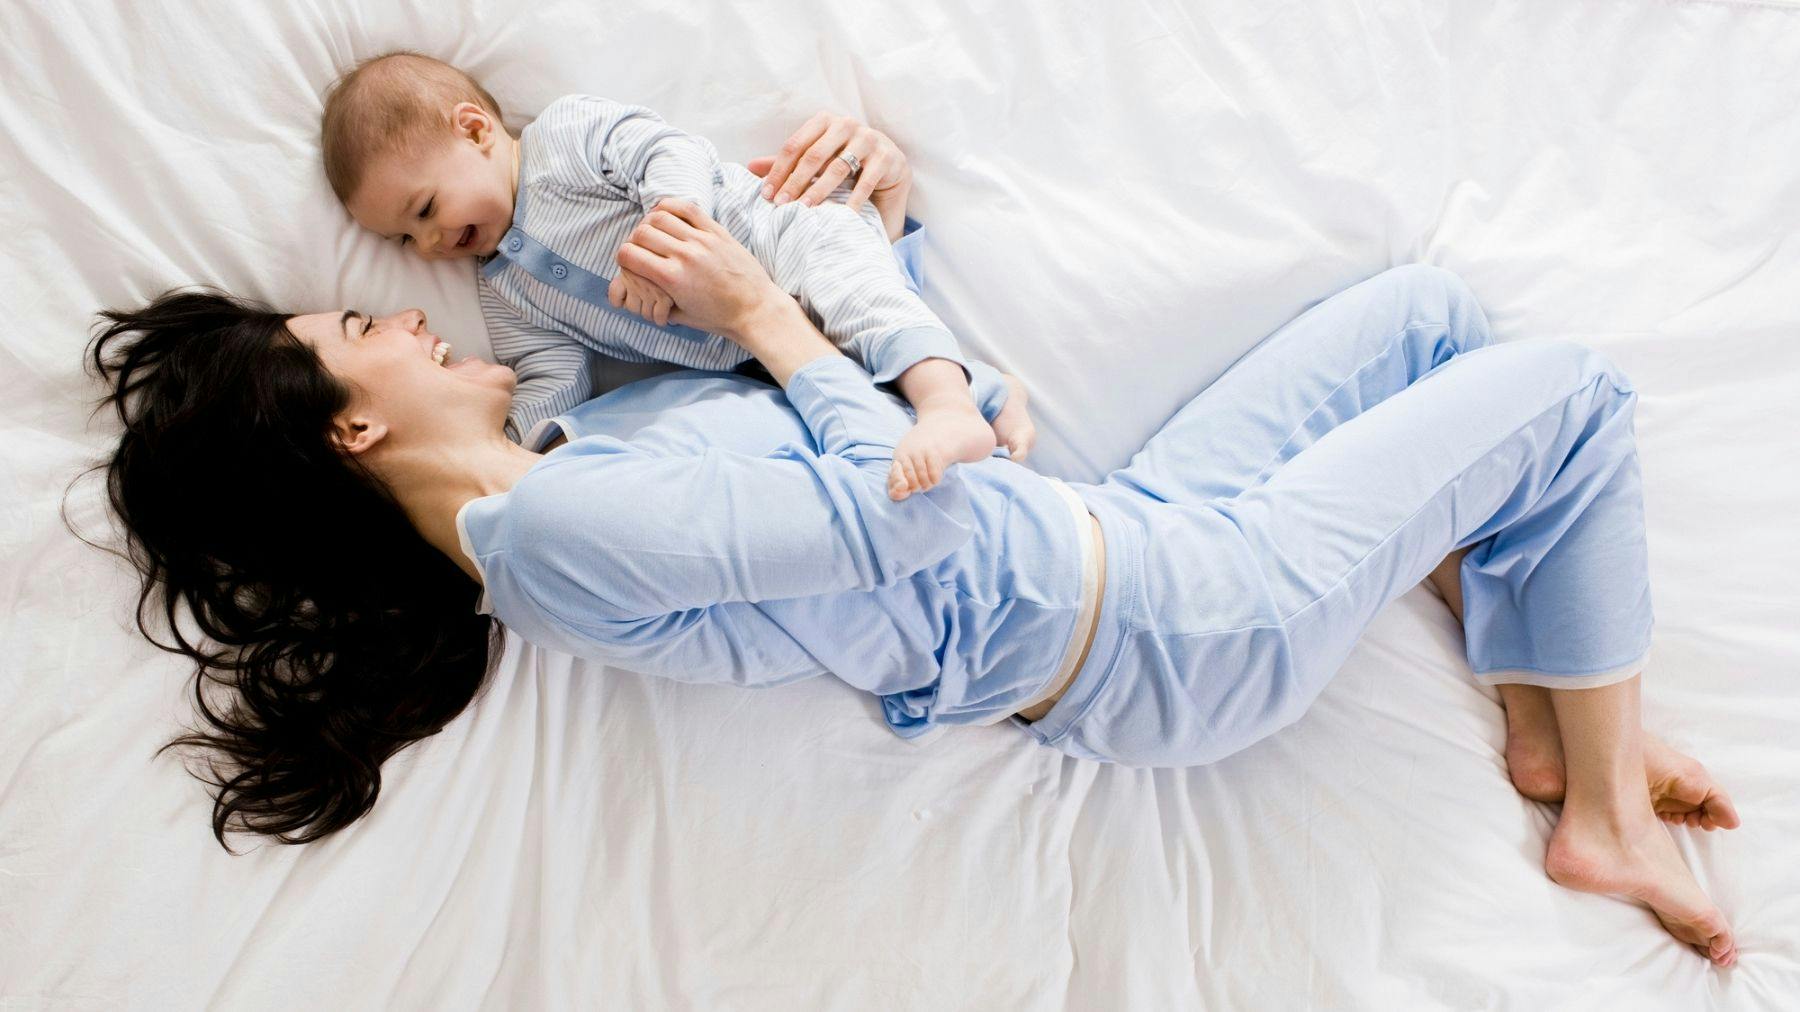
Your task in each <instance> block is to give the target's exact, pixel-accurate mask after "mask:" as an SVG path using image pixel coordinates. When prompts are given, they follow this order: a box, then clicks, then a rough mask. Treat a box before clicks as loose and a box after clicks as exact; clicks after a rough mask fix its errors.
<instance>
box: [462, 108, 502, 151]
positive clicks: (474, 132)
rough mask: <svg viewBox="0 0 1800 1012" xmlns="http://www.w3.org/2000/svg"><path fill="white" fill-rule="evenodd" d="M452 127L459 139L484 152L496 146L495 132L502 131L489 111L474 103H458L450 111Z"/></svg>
mask: <svg viewBox="0 0 1800 1012" xmlns="http://www.w3.org/2000/svg"><path fill="white" fill-rule="evenodd" d="M450 125H451V127H453V128H454V129H455V130H456V135H457V136H458V137H461V138H462V139H464V140H466V141H469V142H470V143H472V144H474V145H475V146H476V147H477V148H480V149H481V150H483V151H486V150H487V149H489V148H491V147H493V146H494V131H496V130H498V129H500V124H499V123H496V122H495V121H494V118H493V117H492V116H489V115H488V114H487V110H486V109H483V108H482V107H481V106H478V105H476V104H475V103H473V102H458V103H456V107H455V108H453V109H451V110H450Z"/></svg>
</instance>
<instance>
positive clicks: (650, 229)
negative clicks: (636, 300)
mask: <svg viewBox="0 0 1800 1012" xmlns="http://www.w3.org/2000/svg"><path fill="white" fill-rule="evenodd" d="M618 261H619V269H620V270H621V271H628V272H630V273H632V274H635V275H637V279H635V280H642V281H645V282H648V283H649V284H651V285H654V286H656V287H657V288H660V289H662V290H663V291H664V292H667V293H668V294H669V296H670V297H671V298H673V299H674V300H675V311H674V312H673V313H671V314H670V315H669V319H671V320H673V321H674V322H676V323H680V324H683V325H686V326H689V327H697V328H699V329H701V330H706V331H711V332H712V333H715V334H723V335H724V336H726V337H728V338H730V339H731V340H733V341H735V342H737V343H738V344H739V345H741V346H743V348H744V350H745V351H748V352H749V353H750V354H752V355H755V356H756V357H757V359H759V360H760V361H761V362H762V364H763V366H764V367H766V368H767V369H768V370H769V372H770V374H772V375H773V376H774V377H775V380H776V382H778V383H780V384H782V385H783V386H786V385H787V377H788V376H790V375H792V374H793V371H794V370H795V369H798V368H799V367H800V366H801V365H804V364H805V363H807V362H809V361H811V360H813V359H815V358H818V357H820V356H821V355H835V354H838V350H837V349H836V348H834V347H832V344H831V342H829V341H827V340H825V337H824V335H823V334H820V333H819V331H818V329H817V328H815V327H814V326H813V325H812V323H811V321H809V320H808V319H807V318H806V314H805V313H804V312H803V311H801V309H800V304H799V303H798V302H795V301H794V298H793V296H791V295H789V294H788V293H786V292H784V291H782V290H781V288H780V287H779V286H778V285H776V284H775V282H774V281H771V280H770V279H769V275H768V272H766V271H764V270H763V266H762V264H760V263H758V262H757V259H756V257H754V256H752V255H751V254H750V251H749V250H747V249H745V248H744V247H743V244H742V243H740V242H738V241H737V240H736V239H734V238H732V236H731V233H730V232H727V231H725V229H724V227H723V226H721V225H720V224H719V223H718V222H716V221H714V220H712V218H711V217H709V216H708V215H707V214H706V212H704V211H702V210H700V209H699V208H698V207H695V206H694V205H693V204H692V203H690V202H688V201H685V200H663V201H661V202H660V203H658V204H657V205H656V207H655V209H654V210H652V211H651V212H650V213H649V214H648V215H645V216H644V220H643V221H642V222H640V223H639V224H638V227H637V228H636V229H635V230H633V231H632V233H631V235H630V237H629V238H627V239H626V240H625V244H624V245H622V246H620V247H619V255H618Z"/></svg>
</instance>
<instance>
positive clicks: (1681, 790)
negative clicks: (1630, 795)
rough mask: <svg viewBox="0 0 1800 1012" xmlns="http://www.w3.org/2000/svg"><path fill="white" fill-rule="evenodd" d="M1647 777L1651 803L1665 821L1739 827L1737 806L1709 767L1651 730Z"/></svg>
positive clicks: (1647, 734)
mask: <svg viewBox="0 0 1800 1012" xmlns="http://www.w3.org/2000/svg"><path fill="white" fill-rule="evenodd" d="M1644 778H1645V779H1646V780H1648V781H1649V783H1650V805H1651V807H1652V808H1654V809H1655V810H1656V815H1657V817H1658V818H1660V819H1662V820H1663V821H1664V822H1667V823H1669V824H1670V825H1675V826H1681V825H1686V826H1692V827H1693V828H1695V829H1705V830H1709V831H1710V830H1714V829H1736V828H1737V827H1738V825H1739V820H1738V813H1737V806H1735V805H1733V804H1732V803H1731V797H1730V795H1728V794H1726V793H1725V789H1724V788H1722V787H1720V786H1719V784H1718V781H1716V780H1714V779H1713V778H1712V774H1711V773H1708V772H1707V771H1706V767H1704V766H1702V765H1700V762H1699V760H1697V759H1695V758H1693V757H1692V756H1688V755H1683V754H1682V753H1680V752H1677V751H1675V750H1674V749H1673V748H1670V747H1669V744H1668V743H1667V742H1665V741H1663V740H1662V739H1661V738H1658V737H1657V736H1655V735H1653V734H1651V733H1650V732H1648V731H1645V732H1644Z"/></svg>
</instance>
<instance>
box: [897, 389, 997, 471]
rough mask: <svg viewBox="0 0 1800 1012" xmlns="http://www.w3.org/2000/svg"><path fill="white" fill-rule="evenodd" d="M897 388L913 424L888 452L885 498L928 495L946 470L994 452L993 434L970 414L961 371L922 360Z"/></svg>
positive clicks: (972, 411)
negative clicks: (914, 415)
mask: <svg viewBox="0 0 1800 1012" xmlns="http://www.w3.org/2000/svg"><path fill="white" fill-rule="evenodd" d="M897 385H898V386H899V387H900V393H901V395H902V396H904V397H905V398H906V401H907V403H909V404H911V405H912V406H913V410H914V411H915V412H917V413H918V422H917V423H916V424H914V425H913V427H912V429H910V430H909V431H908V432H907V433H906V435H904V436H901V437H900V442H899V444H898V445H896V446H895V447H894V467H893V470H891V471H890V472H889V473H888V495H889V496H890V497H892V498H893V499H894V500H895V501H899V500H901V499H905V498H906V497H907V496H909V495H912V494H913V493H914V492H925V491H928V490H930V489H931V488H933V487H934V486H936V485H937V483H938V482H940V481H942V480H943V478H944V469H945V468H948V467H949V466H950V465H951V464H959V463H960V464H972V463H974V462H976V461H978V460H981V459H982V458H984V457H986V456H987V455H988V454H990V453H993V452H994V429H993V427H992V426H991V425H989V424H988V422H987V419H985V418H983V417H981V412H980V411H977V410H976V409H975V399H974V398H973V397H971V396H970V395H969V380H968V377H967V376H966V375H965V374H964V373H963V368H962V366H961V365H959V364H957V363H955V362H951V361H948V360H946V359H941V358H928V359H926V360H925V361H923V362H920V363H918V364H916V365H913V366H911V367H909V368H908V369H907V370H906V371H905V372H903V373H901V374H900V379H899V382H898V384H897Z"/></svg>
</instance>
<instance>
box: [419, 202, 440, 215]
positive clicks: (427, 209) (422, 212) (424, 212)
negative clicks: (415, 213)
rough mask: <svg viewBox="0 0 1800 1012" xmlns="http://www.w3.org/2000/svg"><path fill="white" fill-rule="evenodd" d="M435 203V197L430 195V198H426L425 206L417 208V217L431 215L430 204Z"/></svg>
mask: <svg viewBox="0 0 1800 1012" xmlns="http://www.w3.org/2000/svg"><path fill="white" fill-rule="evenodd" d="M435 203H437V198H436V197H432V198H431V199H430V200H427V201H426V202H425V206H424V207H422V208H420V209H419V217H421V218H429V217H431V205H433V204H435Z"/></svg>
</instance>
